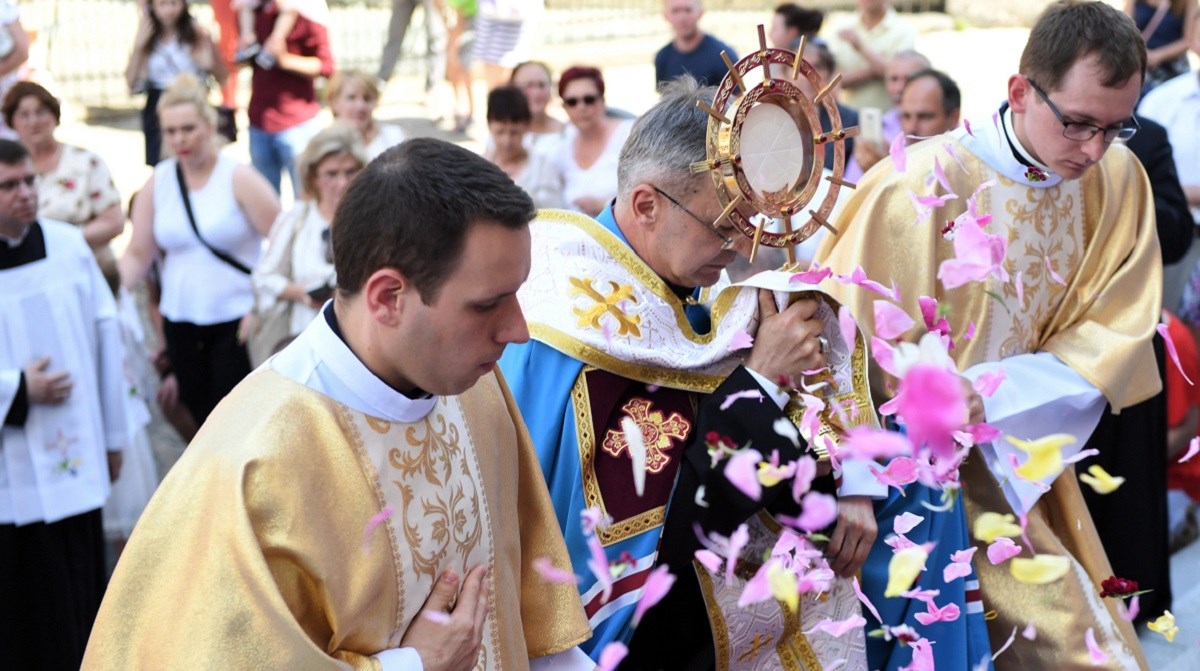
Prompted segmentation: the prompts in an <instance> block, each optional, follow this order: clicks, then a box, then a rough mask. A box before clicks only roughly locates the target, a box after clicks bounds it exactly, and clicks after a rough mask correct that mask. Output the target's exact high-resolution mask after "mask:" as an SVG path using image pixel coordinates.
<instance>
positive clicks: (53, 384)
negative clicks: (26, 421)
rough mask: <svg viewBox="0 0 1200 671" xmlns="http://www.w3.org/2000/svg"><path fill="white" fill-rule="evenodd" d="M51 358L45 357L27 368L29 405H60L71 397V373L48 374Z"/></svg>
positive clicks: (26, 386) (26, 381)
mask: <svg viewBox="0 0 1200 671" xmlns="http://www.w3.org/2000/svg"><path fill="white" fill-rule="evenodd" d="M48 368H50V357H48V356H44V357H42V358H40V359H38V360H37V361H34V362H33V363H31V364H29V365H28V366H26V367H25V389H26V392H27V393H28V394H29V403H30V404H33V403H41V404H43V405H58V404H59V403H62V402H63V401H65V400H67V399H68V398H70V397H71V386H72V385H73V384H74V383H73V382H71V373H70V372H68V371H65V370H62V371H59V372H57V373H47V372H46V369H48Z"/></svg>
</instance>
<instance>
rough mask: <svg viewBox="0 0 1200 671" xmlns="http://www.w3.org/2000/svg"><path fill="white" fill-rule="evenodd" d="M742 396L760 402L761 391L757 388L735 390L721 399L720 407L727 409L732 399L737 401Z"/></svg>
mask: <svg viewBox="0 0 1200 671" xmlns="http://www.w3.org/2000/svg"><path fill="white" fill-rule="evenodd" d="M743 398H744V399H748V400H752V401H758V402H759V403H762V400H763V395H762V392H761V391H759V390H758V389H743V390H742V391H735V392H733V393H732V394H730V395H728V396H726V397H725V400H724V401H721V409H722V410H728V409H729V406H731V405H733V403H734V401H737V400H739V399H743Z"/></svg>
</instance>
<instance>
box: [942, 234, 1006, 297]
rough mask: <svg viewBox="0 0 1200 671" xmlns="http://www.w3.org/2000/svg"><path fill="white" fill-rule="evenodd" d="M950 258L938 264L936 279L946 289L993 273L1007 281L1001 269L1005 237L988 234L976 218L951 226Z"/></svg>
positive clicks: (1002, 267) (1004, 252)
mask: <svg viewBox="0 0 1200 671" xmlns="http://www.w3.org/2000/svg"><path fill="white" fill-rule="evenodd" d="M954 230H955V233H954V258H953V259H946V260H945V261H943V262H942V263H941V265H940V266H938V274H937V276H938V279H940V280H941V281H942V285H943V286H944V287H946V289H954V288H957V287H961V286H963V285H964V284H967V283H969V282H975V281H979V280H983V279H984V278H986V277H989V276H995V277H996V279H998V280H1000V281H1001V282H1007V281H1008V272H1007V271H1006V270H1004V266H1003V265H1002V264H1003V263H1004V259H1005V255H1006V254H1007V250H1008V239H1007V238H1006V237H1005V236H1004V235H1002V234H996V235H989V234H988V233H987V232H985V231H984V230H983V227H981V226H980V225H979V224H978V222H976V221H972V220H968V221H963V222H961V223H959V224H957V225H956V226H955V229H954Z"/></svg>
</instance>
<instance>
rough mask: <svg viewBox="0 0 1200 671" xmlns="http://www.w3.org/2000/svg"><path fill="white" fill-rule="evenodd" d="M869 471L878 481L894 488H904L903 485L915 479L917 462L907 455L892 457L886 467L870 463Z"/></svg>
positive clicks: (909, 483)
mask: <svg viewBox="0 0 1200 671" xmlns="http://www.w3.org/2000/svg"><path fill="white" fill-rule="evenodd" d="M871 471H872V472H873V473H874V474H875V479H876V480H878V481H879V482H880V483H882V484H884V485H886V486H888V487H895V488H896V489H904V487H905V486H907V485H911V484H912V483H914V482H916V481H917V464H916V462H915V461H913V460H912V459H910V458H908V457H897V458H895V459H892V460H891V461H890V462H888V465H887V468H884V469H883V470H880V469H879V467H878V466H876V465H874V464H872V465H871Z"/></svg>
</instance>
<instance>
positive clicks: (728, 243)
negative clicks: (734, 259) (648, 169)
mask: <svg viewBox="0 0 1200 671" xmlns="http://www.w3.org/2000/svg"><path fill="white" fill-rule="evenodd" d="M650 188H652V189H654V190H655V191H656V192H657V193H658V195H660V196H662V197H663V198H666V199H667V200H669V201H671V204H672V205H674V206H675V207H678V208H679V209H681V210H683V211H684V212H687V213H688V215H689V216H691V218H692V219H695V220H696V221H698V222H700V223H701V224H703V225H704V227H705V228H707V229H708V230H710V231H712V233H713V235H715V236H717V237H718V238H719V239H720V240H721V251H725V250H727V249H731V248H732V247H733V238H727V237H725V236H723V235H721V232H720V231H718V230H717V227H716V226H714V225H713V223H712V222H711V221H705V220H703V219H701V218H700V217H699V216H697V215H696V213H695V212H692V211H691V210H689V209H687V208H686V207H684V206H683V203H681V202H679V201H678V200H675V199H674V198H672V197H671V195H670V194H668V193H667V192H666V191H663V190H662V189H660V188H658V187H657V186H653V185H651V187H650Z"/></svg>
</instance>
